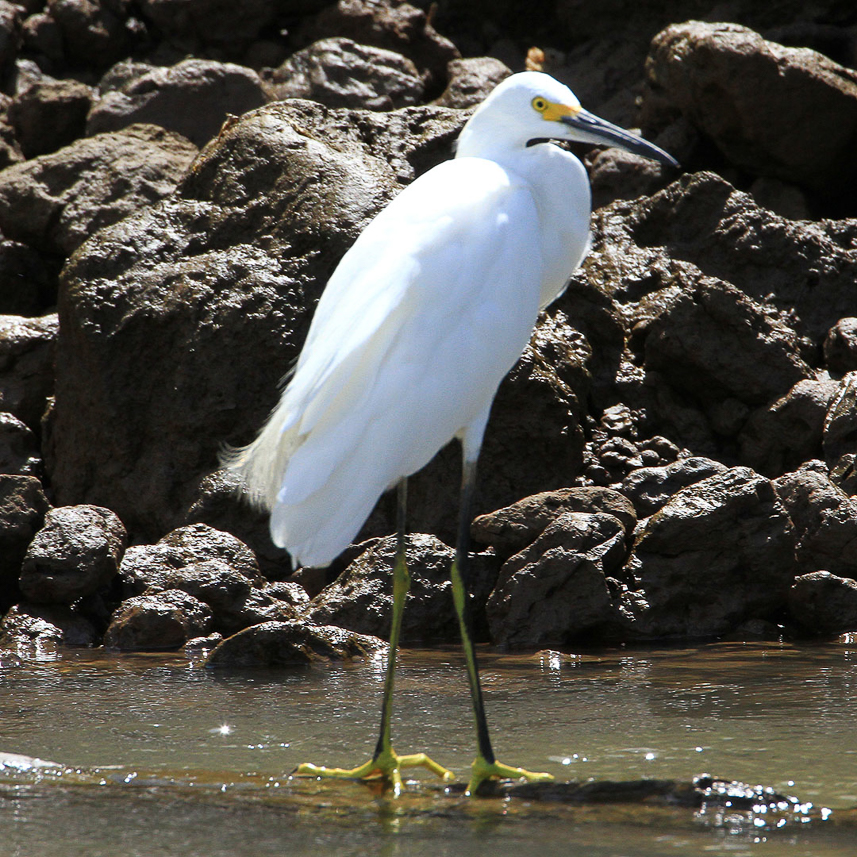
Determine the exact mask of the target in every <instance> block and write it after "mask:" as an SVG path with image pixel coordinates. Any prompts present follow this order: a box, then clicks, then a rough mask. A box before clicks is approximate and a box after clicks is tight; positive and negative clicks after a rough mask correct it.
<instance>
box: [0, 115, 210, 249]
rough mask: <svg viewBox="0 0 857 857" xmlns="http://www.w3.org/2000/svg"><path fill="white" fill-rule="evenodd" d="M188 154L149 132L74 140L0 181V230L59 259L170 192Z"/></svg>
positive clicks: (185, 147) (191, 149) (182, 145)
mask: <svg viewBox="0 0 857 857" xmlns="http://www.w3.org/2000/svg"><path fill="white" fill-rule="evenodd" d="M195 155H196V147H195V146H193V145H191V144H190V143H189V142H188V141H187V140H185V139H183V138H182V137H179V136H177V135H176V134H171V133H169V132H167V131H164V130H163V129H162V128H157V127H155V126H153V125H135V126H132V127H131V128H126V129H124V130H122V131H117V132H116V133H112V134H99V135H96V136H95V137H88V138H85V139H82V140H77V141H76V142H75V143H73V144H72V145H70V146H67V147H65V148H64V149H60V150H59V151H58V152H54V153H52V154H50V155H42V156H41V157H39V158H35V159H33V160H31V161H26V162H25V163H22V164H15V165H14V166H12V167H9V168H8V169H6V170H4V171H3V173H2V174H0V229H2V230H3V232H4V233H5V234H6V235H8V236H9V237H11V238H14V239H15V240H17V241H21V242H23V243H25V244H29V245H30V246H31V247H34V248H36V249H39V250H44V251H46V252H48V253H53V254H57V255H60V256H65V255H69V254H71V253H72V252H73V251H74V250H76V249H77V248H78V247H79V246H80V245H81V244H82V243H83V242H84V241H85V240H86V239H87V238H88V237H89V236H91V235H92V234H93V233H94V232H95V231H97V230H98V229H101V228H102V227H104V226H107V225H108V224H111V223H116V222H117V221H118V220H121V219H122V218H124V217H126V216H127V215H128V214H130V213H131V212H133V211H136V210H138V209H140V208H142V207H145V206H148V205H150V204H151V203H153V202H155V201H157V200H159V199H161V198H162V197H164V196H166V195H167V194H169V193H171V192H172V191H173V189H174V188H175V185H176V183H177V182H178V180H179V178H180V176H181V175H182V174H183V173H184V172H185V170H186V169H187V167H188V165H189V164H190V162H191V161H192V160H193V158H194V156H195Z"/></svg>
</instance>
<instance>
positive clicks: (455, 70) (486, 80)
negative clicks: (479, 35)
mask: <svg viewBox="0 0 857 857" xmlns="http://www.w3.org/2000/svg"><path fill="white" fill-rule="evenodd" d="M447 74H448V76H449V83H448V84H447V86H446V89H445V90H444V91H443V94H442V95H441V96H440V97H439V98H437V99H435V102H434V103H435V104H437V105H438V107H454V108H456V109H457V110H462V109H466V108H469V107H476V106H477V105H478V104H481V103H482V102H483V101H484V100H485V99H486V98H487V97H488V96H489V95H490V94H491V90H493V89H494V87H495V86H497V84H498V83H500V82H502V81H504V80H505V79H506V78H507V77H509V75H510V74H512V70H511V69H510V68H509V67H508V66H507V65H506V64H505V63H502V62H500V60H498V59H495V58H494V57H468V58H466V59H460V60H452V61H451V62H450V63H449V65H448V66H447Z"/></svg>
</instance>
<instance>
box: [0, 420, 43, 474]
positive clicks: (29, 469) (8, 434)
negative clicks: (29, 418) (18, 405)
mask: <svg viewBox="0 0 857 857" xmlns="http://www.w3.org/2000/svg"><path fill="white" fill-rule="evenodd" d="M42 470H43V468H42V454H41V451H40V450H39V442H38V439H37V438H36V435H35V434H34V433H33V432H32V431H31V430H30V429H29V428H27V426H25V425H24V423H22V422H21V421H20V420H19V419H18V418H17V417H16V416H14V415H13V414H10V413H6V412H5V411H0V473H17V474H19V475H22V476H35V477H37V478H39V477H41V476H42Z"/></svg>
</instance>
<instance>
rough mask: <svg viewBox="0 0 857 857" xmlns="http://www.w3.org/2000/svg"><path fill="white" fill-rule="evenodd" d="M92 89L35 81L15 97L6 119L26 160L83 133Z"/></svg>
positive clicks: (71, 82) (66, 82) (63, 82)
mask: <svg viewBox="0 0 857 857" xmlns="http://www.w3.org/2000/svg"><path fill="white" fill-rule="evenodd" d="M94 97H95V92H94V90H93V89H92V88H91V87H89V86H86V84H83V83H80V82H78V81H76V80H54V79H52V78H47V79H45V80H41V81H37V82H36V83H34V84H33V85H32V86H29V87H27V88H26V89H25V90H24V91H23V92H21V93H19V94H18V95H16V96H15V100H14V101H13V102H12V105H11V107H10V108H9V120H10V121H11V123H12V127H13V128H14V129H15V134H16V136H17V138H18V141H19V142H20V145H21V151H22V152H23V153H24V157H26V158H35V157H36V156H37V155H46V154H48V153H49V152H55V151H56V150H57V149H60V148H62V147H63V146H68V145H70V144H71V143H73V142H74V141H75V140H76V139H77V138H78V137H82V136H83V135H84V133H85V132H86V117H87V114H88V113H89V108H90V107H91V106H92V102H93V100H94Z"/></svg>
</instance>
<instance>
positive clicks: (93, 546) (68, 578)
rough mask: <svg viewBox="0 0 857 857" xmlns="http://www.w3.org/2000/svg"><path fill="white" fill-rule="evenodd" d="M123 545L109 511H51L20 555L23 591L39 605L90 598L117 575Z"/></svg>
mask: <svg viewBox="0 0 857 857" xmlns="http://www.w3.org/2000/svg"><path fill="white" fill-rule="evenodd" d="M126 540H127V534H126V532H125V527H123V526H122V522H121V521H120V520H119V518H118V517H117V516H116V515H114V514H113V512H111V511H110V510H109V509H102V508H99V507H98V506H61V507H59V508H56V509H51V510H50V511H49V512H48V513H47V515H46V516H45V524H44V526H43V527H42V529H41V530H39V532H38V533H36V535H35V538H34V539H33V541H32V542H31V543H30V546H29V547H28V548H27V553H26V554H25V556H24V562H23V565H22V567H21V576H20V579H19V586H20V589H21V592H22V593H23V595H24V597H25V598H26V599H27V600H28V601H32V602H35V603H39V604H72V603H73V602H75V601H77V600H78V599H79V598H82V597H84V596H86V595H91V594H93V593H95V592H97V591H98V590H99V589H101V588H102V587H103V586H106V585H107V584H109V583H110V581H111V580H113V578H114V577H115V576H116V573H117V572H118V570H119V562H120V560H121V559H122V554H123V552H124V550H125V544H126Z"/></svg>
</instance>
